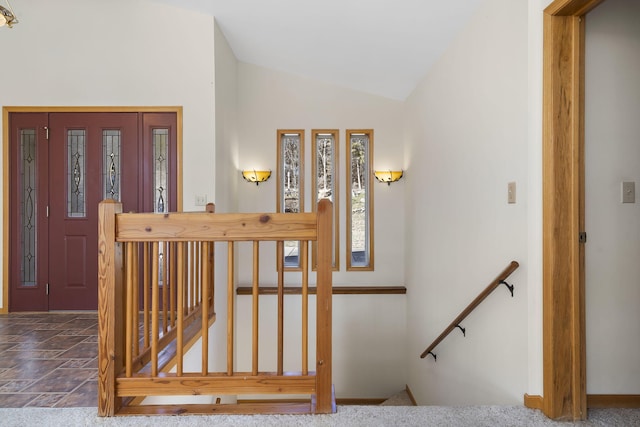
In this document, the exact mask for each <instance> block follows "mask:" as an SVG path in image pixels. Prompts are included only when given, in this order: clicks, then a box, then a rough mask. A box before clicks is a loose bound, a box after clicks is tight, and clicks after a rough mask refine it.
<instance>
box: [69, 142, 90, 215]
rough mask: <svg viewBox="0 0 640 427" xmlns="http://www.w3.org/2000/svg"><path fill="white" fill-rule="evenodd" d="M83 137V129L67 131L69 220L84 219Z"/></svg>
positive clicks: (84, 144) (84, 146)
mask: <svg viewBox="0 0 640 427" xmlns="http://www.w3.org/2000/svg"><path fill="white" fill-rule="evenodd" d="M85 135H86V131H85V130H84V129H73V130H69V131H67V177H68V179H67V216H68V217H70V218H84V217H85V215H86V206H85V196H86V194H85V177H86V166H85V152H86V137H85Z"/></svg>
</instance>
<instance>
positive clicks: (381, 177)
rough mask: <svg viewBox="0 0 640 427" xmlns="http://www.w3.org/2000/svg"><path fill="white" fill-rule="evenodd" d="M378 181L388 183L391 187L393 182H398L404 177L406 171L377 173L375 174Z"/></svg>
mask: <svg viewBox="0 0 640 427" xmlns="http://www.w3.org/2000/svg"><path fill="white" fill-rule="evenodd" d="M373 174H374V175H375V176H376V179H377V180H378V181H380V182H386V183H387V185H391V183H392V182H396V181H398V180H399V179H400V178H402V176H403V175H404V171H392V170H388V171H375V172H374V173H373Z"/></svg>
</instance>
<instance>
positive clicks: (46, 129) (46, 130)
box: [44, 126, 49, 139]
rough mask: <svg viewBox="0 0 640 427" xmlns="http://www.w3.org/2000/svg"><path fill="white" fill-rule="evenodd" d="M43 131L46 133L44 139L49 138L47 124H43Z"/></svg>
mask: <svg viewBox="0 0 640 427" xmlns="http://www.w3.org/2000/svg"><path fill="white" fill-rule="evenodd" d="M44 131H45V133H46V134H45V139H49V127H48V126H45V127H44Z"/></svg>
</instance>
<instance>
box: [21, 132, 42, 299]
mask: <svg viewBox="0 0 640 427" xmlns="http://www.w3.org/2000/svg"><path fill="white" fill-rule="evenodd" d="M37 160H38V158H37V150H36V130H35V129H23V130H21V131H20V167H21V171H20V179H21V181H22V182H21V188H20V190H21V192H22V195H21V197H20V223H21V228H22V230H21V231H22V233H21V236H20V237H21V241H20V246H21V252H22V253H21V258H22V262H21V263H20V285H21V286H25V287H32V286H36V285H37V281H36V277H37V276H36V273H37V271H36V266H37V263H36V261H37V259H36V256H37V250H36V243H37V235H38V234H37V232H38V230H37V226H38V221H37V220H36V218H37V213H36V206H37V204H36V200H37V196H38V194H37V193H38V186H37V180H36V178H37V173H36V172H37V164H38V161H37Z"/></svg>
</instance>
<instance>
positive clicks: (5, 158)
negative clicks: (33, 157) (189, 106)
mask: <svg viewBox="0 0 640 427" xmlns="http://www.w3.org/2000/svg"><path fill="white" fill-rule="evenodd" d="M10 113H175V114H176V128H177V129H176V154H177V159H176V160H177V170H176V173H177V176H176V183H177V191H176V197H177V204H178V211H181V210H182V206H183V205H182V170H183V168H182V107H181V106H158V107H97V106H90V107H88V106H85V107H35V106H31V107H30V106H24V107H12V106H7V107H2V232H3V236H4V237H5V238H4V239H3V243H2V268H3V270H2V283H3V287H2V307H0V314H7V313H8V312H9V288H10V286H9V273H10V263H9V261H10V260H9V252H10V241H9V239H7V238H6V237H7V236H9V234H10V233H9V230H10V212H11V210H10V209H11V197H10V195H11V191H10V189H11V174H10V173H9V163H10V162H9V160H10V153H9V149H10V140H9V137H10V132H11V130H10V128H9V114H10Z"/></svg>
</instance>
